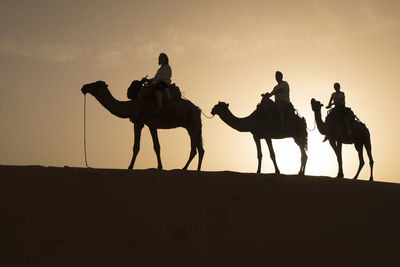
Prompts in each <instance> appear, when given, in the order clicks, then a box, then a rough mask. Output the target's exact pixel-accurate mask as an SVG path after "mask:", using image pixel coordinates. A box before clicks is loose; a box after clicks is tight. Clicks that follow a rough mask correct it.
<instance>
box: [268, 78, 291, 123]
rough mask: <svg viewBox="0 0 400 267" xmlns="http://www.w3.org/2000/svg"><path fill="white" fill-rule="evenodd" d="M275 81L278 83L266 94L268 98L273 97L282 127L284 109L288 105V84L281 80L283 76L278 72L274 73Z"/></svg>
mask: <svg viewBox="0 0 400 267" xmlns="http://www.w3.org/2000/svg"><path fill="white" fill-rule="evenodd" d="M275 79H276V81H277V82H278V84H277V85H275V87H274V89H273V90H272V92H271V93H267V95H268V97H271V96H273V95H274V96H275V103H276V104H277V107H278V111H279V120H280V122H281V126H284V118H285V109H286V107H287V106H288V105H289V104H290V98H289V90H290V89H289V84H288V83H287V82H286V81H284V80H283V74H282V72H280V71H277V72H276V73H275Z"/></svg>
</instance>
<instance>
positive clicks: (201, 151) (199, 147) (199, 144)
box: [197, 132, 204, 171]
mask: <svg viewBox="0 0 400 267" xmlns="http://www.w3.org/2000/svg"><path fill="white" fill-rule="evenodd" d="M197 152H199V164H198V165H197V171H200V170H201V163H202V162H203V156H204V148H203V142H202V140H201V132H200V136H199V137H198V142H197Z"/></svg>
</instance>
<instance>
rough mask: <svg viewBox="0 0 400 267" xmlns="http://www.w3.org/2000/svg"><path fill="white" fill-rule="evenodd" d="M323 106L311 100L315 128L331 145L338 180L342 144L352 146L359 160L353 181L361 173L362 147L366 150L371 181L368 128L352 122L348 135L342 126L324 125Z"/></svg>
mask: <svg viewBox="0 0 400 267" xmlns="http://www.w3.org/2000/svg"><path fill="white" fill-rule="evenodd" d="M322 106H323V104H321V102H319V101H317V100H315V99H314V98H313V99H311V108H312V110H313V111H314V115H315V121H316V123H317V128H318V130H319V132H320V133H321V134H322V135H325V136H326V137H327V139H328V140H329V144H330V145H331V147H332V149H333V151H334V152H335V154H336V158H337V162H338V165H339V171H338V174H337V177H338V178H343V177H344V175H343V164H342V144H354V146H355V148H356V150H357V152H358V158H359V162H360V164H359V167H358V170H357V173H356V175H355V176H354V178H353V179H357V178H358V175H359V174H360V172H361V169H362V168H363V166H364V156H363V147H365V149H366V150H367V154H368V157H369V165H370V168H371V175H370V178H369V180H370V181H373V180H374V179H373V174H372V172H373V167H374V160H373V158H372V153H371V137H370V133H369V130H368V128H367V127H366V126H365V124H364V123H362V122H360V121H357V120H355V121H353V122H351V123H350V127H351V135H348V134H347V133H346V131H345V129H344V126H343V125H340V124H338V123H336V122H335V121H332V122H331V123H326V120H325V122H324V121H322V119H321V107H322Z"/></svg>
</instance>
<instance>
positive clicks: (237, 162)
mask: <svg viewBox="0 0 400 267" xmlns="http://www.w3.org/2000/svg"><path fill="white" fill-rule="evenodd" d="M399 13H400V2H398V1H387V0H383V1H382V0H358V1H356V0H346V1H340V0H335V1H330V0H325V1H322V0H321V1H320V0H302V1H297V0H293V1H288V0H283V1H281V0H280V1H268V0H264V1H234V0H230V1H215V0H211V1H207V0H205V1H154V0H151V1H122V0H115V1H112V2H111V1H87V0H81V1H79V2H74V1H65V0H58V1H57V0H51V1H50V0H37V1H25V0H20V1H9V0H2V1H1V2H0V73H1V74H0V77H1V78H0V124H1V132H0V151H1V153H0V164H3V165H44V166H74V167H83V166H84V165H85V162H84V153H83V152H84V150H83V147H84V146H83V145H84V142H83V121H84V120H83V114H84V113H83V106H84V97H83V95H82V94H81V92H80V89H81V87H82V85H84V84H86V83H91V82H94V81H97V80H103V81H106V82H107V84H108V85H109V89H110V91H111V93H112V94H113V95H114V97H115V98H117V99H119V100H127V98H126V89H127V88H128V86H129V84H130V83H131V81H132V80H135V79H140V78H142V77H144V76H146V75H149V76H150V77H151V76H153V75H154V74H155V72H156V70H157V68H158V65H157V58H158V55H159V53H160V52H165V53H167V54H168V56H169V59H170V65H171V68H172V71H173V76H172V80H173V82H175V83H176V84H177V85H178V86H179V87H180V88H181V90H182V92H183V94H184V95H185V97H187V98H188V99H190V100H191V101H192V102H193V103H195V104H196V105H197V106H199V107H200V108H201V109H202V110H203V112H204V113H206V114H209V113H210V111H211V109H212V107H213V106H214V105H215V104H217V103H218V101H224V102H228V103H229V104H230V106H229V107H230V110H231V111H232V113H233V114H234V115H235V116H237V117H245V116H247V115H249V114H250V113H251V112H252V111H253V110H254V109H255V108H256V105H257V104H258V103H259V101H260V100H261V97H260V95H261V94H262V93H265V92H267V91H271V90H272V88H273V87H274V86H275V84H276V81H275V78H274V75H275V71H277V70H280V71H281V72H282V73H283V75H284V80H286V81H287V82H288V83H289V85H290V90H291V91H290V98H291V101H292V103H293V104H294V106H295V107H296V109H297V110H298V112H299V114H300V115H301V116H304V117H305V118H306V121H307V124H308V128H310V129H312V128H313V126H314V114H313V112H312V110H311V106H310V100H311V98H316V99H318V100H320V101H321V102H322V103H324V104H325V105H327V103H328V100H329V98H330V95H331V93H332V92H333V91H334V89H333V84H334V83H335V82H339V83H340V84H341V85H342V90H343V91H344V92H345V94H346V104H347V105H348V106H350V107H351V108H352V109H353V111H354V112H355V114H356V115H357V116H358V117H359V118H360V119H361V120H362V121H363V122H364V123H365V124H366V125H367V127H368V128H369V130H370V132H371V141H372V153H373V156H374V160H375V169H374V176H375V179H376V180H378V181H386V182H396V183H399V182H400V175H399V174H398V172H399V167H398V166H399V164H398V160H397V153H396V152H398V150H399V148H400V141H399V139H398V135H397V133H398V132H399V131H400V126H399V123H398V118H399V115H400V112H399V110H398V108H397V106H398V104H397V103H398V99H399V96H400V94H399V85H398V82H397V78H398V76H399V75H398V74H399V70H400V63H399V62H400V52H399V49H398V47H400V17H399V16H398V14H399ZM86 112H87V124H86V128H87V136H86V138H87V159H88V163H89V165H90V166H91V167H96V168H122V169H124V168H127V167H128V165H129V162H130V159H131V156H132V146H133V127H132V123H131V122H129V120H127V119H119V118H117V117H114V116H113V115H111V114H110V113H109V112H108V111H107V110H105V109H104V108H103V107H102V106H101V105H100V104H99V103H98V102H97V101H96V100H95V99H94V98H93V97H92V96H88V97H87V111H86ZM325 112H326V111H325V109H324V110H323V117H325V115H326V114H325ZM202 121H203V138H204V148H205V151H206V154H205V157H204V161H203V168H202V169H203V170H205V171H223V170H231V171H238V172H255V171H256V169H257V153H256V147H255V144H254V140H253V138H252V136H251V134H250V133H240V132H237V131H235V130H234V129H232V128H230V127H229V126H227V125H226V124H225V123H223V122H222V121H221V120H220V118H219V117H217V116H216V117H214V118H212V119H207V118H206V117H202ZM159 138H160V144H161V156H162V160H163V165H164V168H165V169H179V168H182V167H183V165H184V164H185V163H186V160H187V158H188V156H189V152H190V144H189V136H188V135H187V133H186V130H185V129H183V128H177V129H171V130H159ZM322 140H323V136H322V135H321V134H319V132H318V130H314V131H309V150H308V156H309V158H308V163H307V167H306V174H308V175H323V176H332V177H334V176H336V174H337V162H336V157H335V154H334V152H333V150H332V149H331V147H330V146H329V144H328V142H325V143H323V142H322ZM273 145H274V148H275V153H276V156H277V163H278V166H279V167H280V170H281V172H282V173H284V174H295V173H297V172H298V170H299V168H300V152H299V149H298V147H297V146H296V145H295V144H294V142H293V140H292V139H284V140H274V141H273ZM262 149H263V155H264V157H263V166H262V172H263V173H271V172H273V171H274V168H273V164H272V162H271V160H270V158H269V153H268V149H267V146H266V144H265V142H263V143H262ZM364 157H365V159H366V163H367V164H366V165H365V167H364V169H363V170H362V172H361V174H360V179H363V180H365V179H368V178H369V166H368V158H367V155H366V153H365V152H364ZM343 159H344V174H345V177H349V178H351V177H353V176H354V175H355V173H356V170H357V167H358V155H357V152H356V150H355V149H354V146H351V145H346V146H344V148H343ZM156 166H157V162H156V156H155V153H154V151H153V145H152V141H151V136H150V133H149V131H148V129H147V128H144V129H143V134H142V142H141V150H140V153H139V155H138V158H137V160H136V164H135V168H138V169H146V168H155V167H156ZM196 166H197V157H196V158H195V159H194V161H193V162H192V165H191V166H190V167H189V169H195V168H196Z"/></svg>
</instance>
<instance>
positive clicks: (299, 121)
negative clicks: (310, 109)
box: [211, 98, 307, 175]
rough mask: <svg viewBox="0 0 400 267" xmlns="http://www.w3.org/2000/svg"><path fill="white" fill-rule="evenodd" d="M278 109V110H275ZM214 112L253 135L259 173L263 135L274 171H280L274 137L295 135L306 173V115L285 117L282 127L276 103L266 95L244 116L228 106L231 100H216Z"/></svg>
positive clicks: (228, 122)
mask: <svg viewBox="0 0 400 267" xmlns="http://www.w3.org/2000/svg"><path fill="white" fill-rule="evenodd" d="M273 111H275V112H273ZM211 114H213V115H215V114H217V115H218V116H219V117H220V118H221V120H222V121H224V122H225V123H226V124H228V125H229V126H230V127H232V128H233V129H235V130H237V131H239V132H250V133H251V134H252V135H253V138H254V141H255V143H256V147H257V158H258V167H257V173H260V172H261V161H262V152H261V143H260V140H261V139H265V141H266V142H267V145H268V149H269V153H270V157H271V160H272V162H273V163H274V168H275V173H276V174H279V173H280V171H279V168H278V165H277V163H276V159H275V152H274V148H273V146H272V141H271V139H282V138H287V137H292V138H293V139H294V141H295V143H296V144H297V145H298V146H299V148H300V152H301V167H300V171H299V175H304V172H305V168H306V163H307V154H306V150H307V130H306V122H305V119H304V118H300V117H298V116H295V115H294V117H293V118H292V119H290V120H289V119H288V120H286V121H285V123H286V125H285V127H282V126H281V124H280V121H279V116H278V115H277V114H278V113H277V112H276V106H275V103H274V102H273V101H272V100H269V99H268V100H267V99H266V98H264V99H263V101H262V102H261V104H259V105H258V108H257V109H256V110H255V111H254V112H252V113H251V114H250V115H249V116H247V117H245V118H237V117H235V116H234V115H233V114H232V113H231V111H230V110H229V104H228V103H224V102H219V103H218V104H216V105H215V106H214V107H213V109H212V111H211Z"/></svg>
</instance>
